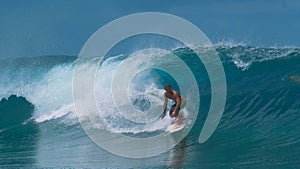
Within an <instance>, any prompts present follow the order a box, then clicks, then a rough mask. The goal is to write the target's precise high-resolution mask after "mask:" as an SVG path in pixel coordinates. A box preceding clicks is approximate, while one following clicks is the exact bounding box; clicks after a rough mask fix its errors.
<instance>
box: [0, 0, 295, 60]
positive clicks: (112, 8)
mask: <svg viewBox="0 0 300 169" xmlns="http://www.w3.org/2000/svg"><path fill="white" fill-rule="evenodd" d="M138 12H163V13H169V14H173V15H176V16H179V17H181V18H184V19H186V20H188V21H190V22H191V23H193V24H194V25H196V26H197V27H198V28H199V29H200V30H202V31H203V32H204V33H205V34H206V36H207V37H208V38H209V39H210V40H211V41H212V43H213V44H220V43H234V44H240V43H242V44H246V45H251V46H261V47H286V46H296V47H299V46H300V33H299V30H300V1H299V0H265V1H261V0H204V1H201V0H191V1H179V0H165V1H162V0H144V1H142V0H118V1H117V0H111V1H101V0H100V1H97V0H89V1H84V0H72V1H70V0H51V1H50V0H48V1H47V0H43V1H40V0H26V1H21V0H1V1H0V58H9V57H28V56H40V55H78V53H79V52H80V50H81V48H82V46H83V45H84V43H85V42H86V41H87V39H88V38H89V37H90V36H91V35H92V34H93V33H94V32H95V31H97V30H98V29H99V28H101V27H102V26H104V25H105V24H107V23H109V22H111V21H113V20H115V19H117V18H120V17H122V16H126V15H129V14H133V13H138Z"/></svg>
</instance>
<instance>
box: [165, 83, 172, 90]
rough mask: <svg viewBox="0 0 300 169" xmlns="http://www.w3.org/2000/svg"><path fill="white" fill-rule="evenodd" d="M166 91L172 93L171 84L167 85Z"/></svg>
mask: <svg viewBox="0 0 300 169" xmlns="http://www.w3.org/2000/svg"><path fill="white" fill-rule="evenodd" d="M165 90H166V91H167V92H170V91H172V89H171V85H170V84H166V85H165Z"/></svg>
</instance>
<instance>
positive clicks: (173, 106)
mask: <svg viewBox="0 0 300 169" xmlns="http://www.w3.org/2000/svg"><path fill="white" fill-rule="evenodd" d="M175 107H176V104H173V105H172V106H171V108H170V111H169V115H170V117H173V114H172V113H173V111H174V109H175Z"/></svg>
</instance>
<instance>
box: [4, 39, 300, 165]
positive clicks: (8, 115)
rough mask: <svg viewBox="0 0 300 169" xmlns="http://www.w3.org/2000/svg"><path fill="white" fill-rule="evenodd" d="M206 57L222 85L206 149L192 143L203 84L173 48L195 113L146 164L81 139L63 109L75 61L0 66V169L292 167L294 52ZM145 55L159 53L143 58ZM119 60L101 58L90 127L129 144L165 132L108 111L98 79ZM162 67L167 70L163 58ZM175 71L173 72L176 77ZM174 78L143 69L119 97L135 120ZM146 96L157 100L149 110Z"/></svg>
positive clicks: (299, 151)
mask: <svg viewBox="0 0 300 169" xmlns="http://www.w3.org/2000/svg"><path fill="white" fill-rule="evenodd" d="M215 49H216V51H217V52H218V54H219V57H220V58H221V61H222V63H223V66H224V71H225V75H226V83H227V84H226V85H227V96H226V104H225V109H224V113H223V116H222V118H221V121H220V123H219V125H218V127H217V129H216V131H215V132H214V133H213V135H212V136H211V137H210V138H209V139H208V140H207V141H206V142H204V143H202V144H200V143H199V142H198V139H199V134H200V132H201V129H202V127H203V124H204V121H205V119H206V116H207V113H208V110H209V107H210V101H211V92H210V90H211V87H210V81H209V76H208V75H207V72H206V70H205V67H204V65H203V64H202V63H201V61H199V60H197V59H196V58H197V57H195V53H193V51H191V50H190V49H188V48H176V49H173V51H172V52H173V53H174V54H176V55H177V56H179V58H181V59H182V60H183V61H184V62H185V63H186V64H187V65H188V66H189V67H190V69H191V70H192V72H193V74H194V76H195V79H196V82H197V84H198V88H199V96H200V103H195V102H194V100H193V99H190V100H189V97H188V96H185V97H186V98H187V103H188V104H190V105H195V104H199V107H200V108H199V110H198V115H197V117H196V118H191V116H190V115H189V113H191V112H188V111H184V110H182V111H183V112H184V113H185V116H186V118H187V119H186V121H187V127H190V128H191V130H190V132H189V133H188V134H187V136H186V137H185V138H184V139H182V140H181V141H180V142H179V143H178V144H177V145H176V146H175V147H173V148H171V149H170V150H169V151H167V152H164V153H162V154H158V155H156V156H153V157H149V158H127V157H122V156H118V155H115V154H112V153H110V152H108V151H106V150H104V149H102V148H101V147H99V146H98V145H96V144H95V143H94V142H93V141H92V140H91V139H90V138H89V137H88V136H87V135H86V133H85V132H84V130H83V128H82V127H81V125H80V123H79V121H78V118H77V116H76V113H75V107H74V103H73V95H72V86H73V85H72V83H73V81H72V79H73V73H74V68H75V65H76V63H78V62H79V61H78V59H77V57H76V56H63V55H61V56H39V57H26V58H8V59H1V60H0V78H1V81H0V168H44V167H49V168H189V169H190V168H213V169H218V168H227V169H229V168H272V169H273V168H280V169H282V168H284V169H287V168H300V48H297V47H281V48H279V47H272V48H271V47H270V48H263V47H253V46H247V45H238V44H237V45H226V44H222V45H216V46H215ZM139 54H141V55H146V54H147V53H137V55H139ZM154 55H156V56H161V55H164V53H156V52H155V51H153V52H152V53H151V56H154ZM128 57H129V56H126V55H117V56H109V57H107V59H106V61H105V62H103V63H102V64H101V65H99V67H98V74H97V75H96V76H95V79H96V80H95V93H96V94H95V95H96V100H97V103H99V104H101V109H100V111H102V113H104V115H105V117H106V118H105V119H104V120H107V122H106V123H104V122H103V121H102V122H101V121H100V122H99V123H98V124H97V125H98V127H99V126H100V127H99V128H98V129H99V130H107V131H108V132H111V133H119V134H124V135H127V136H129V137H150V136H153V135H155V134H157V133H164V134H168V132H167V130H166V128H167V127H168V125H169V122H170V118H169V117H166V118H165V119H164V120H160V119H159V117H158V118H157V120H155V121H154V122H152V123H151V124H150V125H147V124H137V125H135V123H130V122H127V120H126V119H122V118H121V117H120V116H118V114H117V112H115V111H116V110H115V109H114V108H112V107H111V103H110V101H108V100H110V99H107V98H108V97H110V96H109V95H110V91H109V86H110V84H109V83H108V82H109V81H110V80H111V79H110V78H111V77H107V76H106V75H107V74H111V73H112V71H114V70H115V69H116V68H117V66H118V63H120V62H121V61H123V60H126V59H127V58H128ZM88 62H96V60H93V59H89V61H88ZM141 62H143V60H141ZM164 62H166V63H168V62H170V63H169V65H170V66H175V68H176V65H172V61H171V60H164ZM175 70H176V69H175ZM180 73H181V72H180V71H179V72H176V74H179V76H181V77H184V76H185V75H184V74H180ZM82 79H83V80H85V79H84V77H83V78H82ZM176 80H178V79H172V77H171V76H170V75H169V74H168V73H165V72H163V71H161V70H145V71H144V73H141V74H139V75H137V76H136V77H135V78H134V79H133V80H132V81H131V83H132V85H130V89H128V90H131V91H132V95H131V96H130V100H131V103H132V105H133V106H134V107H135V108H136V109H138V110H140V112H144V113H145V112H147V110H148V109H149V108H150V107H151V103H152V104H153V102H154V103H156V104H157V105H160V106H162V105H163V97H162V96H163V95H162V94H163V92H164V90H163V86H164V84H165V83H170V84H171V85H172V86H173V88H174V89H176V90H180V89H179V87H178V85H177V83H176ZM179 80H180V79H179ZM181 80H182V79H181ZM107 83H108V84H107ZM119 87H120V88H122V86H119ZM153 93H156V96H157V97H155V98H156V99H157V100H154V101H153V99H152V102H150V101H149V97H150V95H151V94H153ZM87 99H88V98H87ZM123 113H125V115H126V113H130V112H123ZM159 113H161V112H159ZM194 113H195V112H194ZM144 115H145V114H141V116H144ZM137 116H138V115H137ZM149 116H152V115H149ZM137 118H138V117H137ZM189 122H192V123H189ZM189 124H193V125H189ZM120 144H121V145H122V143H120ZM155 146H156V145H153V147H154V148H155Z"/></svg>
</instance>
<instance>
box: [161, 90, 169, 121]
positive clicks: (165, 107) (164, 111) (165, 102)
mask: <svg viewBox="0 0 300 169" xmlns="http://www.w3.org/2000/svg"><path fill="white" fill-rule="evenodd" d="M164 97H165V101H164V110H163V113H162V116H161V118H162V119H163V118H164V117H165V115H166V110H167V103H168V98H167V96H166V95H164Z"/></svg>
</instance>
